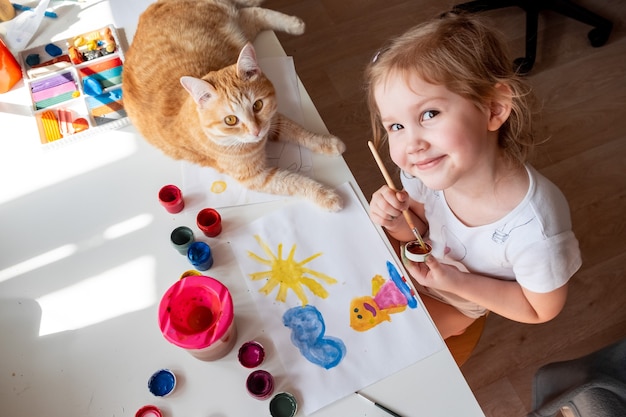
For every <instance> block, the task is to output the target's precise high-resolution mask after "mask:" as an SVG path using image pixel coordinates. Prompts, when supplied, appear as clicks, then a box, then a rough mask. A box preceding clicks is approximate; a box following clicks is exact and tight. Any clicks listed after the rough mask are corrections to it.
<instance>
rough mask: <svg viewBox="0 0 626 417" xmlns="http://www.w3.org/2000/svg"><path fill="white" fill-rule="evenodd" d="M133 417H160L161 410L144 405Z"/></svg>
mask: <svg viewBox="0 0 626 417" xmlns="http://www.w3.org/2000/svg"><path fill="white" fill-rule="evenodd" d="M135 417H162V414H161V410H159V408H158V407H156V406H154V405H144V406H143V407H141V408H140V409H139V410H137V412H136V413H135Z"/></svg>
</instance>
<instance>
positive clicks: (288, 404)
mask: <svg viewBox="0 0 626 417" xmlns="http://www.w3.org/2000/svg"><path fill="white" fill-rule="evenodd" d="M296 411H298V402H297V401H296V397H294V396H293V395H292V394H290V393H288V392H279V393H278V394H276V395H275V396H274V398H272V400H271V401H270V414H271V415H272V417H293V416H294V415H295V414H296Z"/></svg>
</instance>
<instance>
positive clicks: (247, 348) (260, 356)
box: [238, 340, 265, 368]
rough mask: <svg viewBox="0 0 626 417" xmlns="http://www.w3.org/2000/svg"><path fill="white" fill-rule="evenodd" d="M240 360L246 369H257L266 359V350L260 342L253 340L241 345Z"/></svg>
mask: <svg viewBox="0 0 626 417" xmlns="http://www.w3.org/2000/svg"><path fill="white" fill-rule="evenodd" d="M238 358H239V363H241V364H242V365H243V366H245V367H246V368H256V367H257V366H259V365H260V364H261V363H263V360H264V359H265V349H263V346H262V345H261V344H260V343H259V342H255V341H254V340H251V341H249V342H246V343H244V344H243V345H241V347H240V348H239V355H238Z"/></svg>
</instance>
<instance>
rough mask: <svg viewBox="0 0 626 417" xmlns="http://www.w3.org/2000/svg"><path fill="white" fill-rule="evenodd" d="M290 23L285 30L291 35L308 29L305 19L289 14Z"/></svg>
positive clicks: (299, 33)
mask: <svg viewBox="0 0 626 417" xmlns="http://www.w3.org/2000/svg"><path fill="white" fill-rule="evenodd" d="M289 18H290V21H289V25H288V26H287V27H286V28H285V32H286V33H288V34H290V35H302V34H303V33H304V30H305V29H306V24H305V23H304V20H302V19H300V18H299V17H296V16H289Z"/></svg>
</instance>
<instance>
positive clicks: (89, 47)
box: [18, 25, 129, 146]
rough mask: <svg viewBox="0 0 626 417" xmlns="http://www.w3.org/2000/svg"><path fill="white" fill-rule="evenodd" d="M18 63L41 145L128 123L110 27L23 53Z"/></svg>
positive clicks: (117, 52) (120, 56) (115, 41)
mask: <svg viewBox="0 0 626 417" xmlns="http://www.w3.org/2000/svg"><path fill="white" fill-rule="evenodd" d="M18 59H19V60H20V61H21V62H20V64H21V66H22V70H23V72H24V82H25V84H26V87H27V88H28V90H29V94H30V98H31V102H32V106H33V107H32V108H33V112H34V116H35V120H36V122H37V127H38V128H39V137H40V140H41V143H42V144H43V145H46V146H50V145H58V144H61V143H65V142H69V141H71V140H74V139H78V138H80V137H84V136H87V135H90V134H93V133H96V132H99V131H102V130H109V129H116V128H118V127H121V126H124V125H126V124H128V123H129V120H128V117H127V116H126V111H125V110H124V105H123V101H122V70H123V66H124V54H123V52H122V49H121V47H120V42H119V38H118V35H117V31H116V30H115V28H114V27H113V26H111V25H109V26H105V27H103V28H101V29H97V30H94V31H91V32H87V33H83V34H80V35H77V36H74V37H72V38H69V39H65V40H62V41H56V42H51V43H49V44H46V45H41V46H39V47H35V48H31V49H27V50H24V51H22V52H21V53H20V54H19V58H18Z"/></svg>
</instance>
